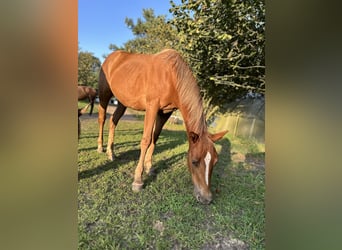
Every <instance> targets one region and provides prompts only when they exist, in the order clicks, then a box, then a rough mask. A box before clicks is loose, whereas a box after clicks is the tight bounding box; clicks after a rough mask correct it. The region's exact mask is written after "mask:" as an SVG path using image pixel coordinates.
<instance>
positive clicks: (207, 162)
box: [204, 152, 211, 186]
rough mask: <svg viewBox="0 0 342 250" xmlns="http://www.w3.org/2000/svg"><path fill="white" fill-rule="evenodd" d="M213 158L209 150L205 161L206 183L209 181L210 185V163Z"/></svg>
mask: <svg viewBox="0 0 342 250" xmlns="http://www.w3.org/2000/svg"><path fill="white" fill-rule="evenodd" d="M210 160H211V154H210V153H209V152H207V155H206V156H205V158H204V163H205V183H207V186H209V163H210Z"/></svg>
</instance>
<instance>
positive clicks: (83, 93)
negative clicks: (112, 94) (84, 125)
mask: <svg viewBox="0 0 342 250" xmlns="http://www.w3.org/2000/svg"><path fill="white" fill-rule="evenodd" d="M77 87H78V100H79V101H80V100H85V99H88V100H89V103H90V105H91V106H90V112H89V115H91V114H92V113H93V108H94V103H95V98H96V96H97V91H96V89H94V88H91V87H89V86H81V85H78V86H77Z"/></svg>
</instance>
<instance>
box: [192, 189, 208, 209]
mask: <svg viewBox="0 0 342 250" xmlns="http://www.w3.org/2000/svg"><path fill="white" fill-rule="evenodd" d="M194 195H195V197H196V199H197V201H198V202H200V203H202V204H204V205H208V204H210V202H211V201H212V200H213V196H212V194H211V192H210V191H209V192H207V193H206V194H203V193H201V192H200V191H199V190H198V189H197V188H196V187H195V188H194Z"/></svg>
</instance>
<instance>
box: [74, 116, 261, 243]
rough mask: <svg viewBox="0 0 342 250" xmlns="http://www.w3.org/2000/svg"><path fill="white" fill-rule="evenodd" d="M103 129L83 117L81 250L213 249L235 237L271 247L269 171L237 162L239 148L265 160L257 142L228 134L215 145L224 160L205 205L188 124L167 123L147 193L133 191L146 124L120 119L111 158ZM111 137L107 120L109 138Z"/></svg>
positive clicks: (146, 188)
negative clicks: (197, 193)
mask: <svg viewBox="0 0 342 250" xmlns="http://www.w3.org/2000/svg"><path fill="white" fill-rule="evenodd" d="M97 129H98V126H97V119H83V120H82V133H81V137H80V140H79V149H78V177H79V190H78V207H79V213H78V221H79V248H80V249H172V248H175V249H211V248H214V247H215V246H217V245H218V244H221V246H222V247H223V246H226V245H227V244H230V242H231V240H232V239H237V240H239V242H240V245H241V246H240V248H237V249H248V248H249V249H264V248H265V242H264V241H265V232H264V231H265V227H264V226H265V225H264V223H265V217H264V192H265V184H264V168H262V167H257V168H254V167H251V166H249V165H253V164H252V163H248V162H243V163H241V162H240V163H239V162H233V161H231V152H233V151H239V152H242V153H243V154H248V153H251V154H253V156H257V157H263V152H262V151H261V152H258V150H259V149H258V147H257V146H256V145H255V143H254V142H253V141H245V142H244V141H243V140H239V139H237V138H234V140H231V139H229V136H226V137H225V138H224V139H222V140H221V141H219V142H217V147H216V148H217V149H218V152H219V154H220V156H219V157H220V160H219V162H218V164H217V165H216V166H215V169H214V172H213V176H212V191H213V194H214V200H213V202H212V204H210V205H201V204H199V203H198V202H197V201H196V200H195V198H194V197H193V195H192V192H193V185H192V182H191V177H190V174H189V172H188V169H187V166H186V153H187V149H188V143H187V139H186V134H185V131H184V128H183V125H174V124H169V123H167V124H166V126H165V129H164V130H163V132H162V134H161V136H160V139H159V141H158V144H157V147H156V151H155V154H154V158H153V162H154V167H155V168H156V173H157V174H156V176H154V177H150V176H146V175H144V181H145V186H144V189H143V191H142V192H141V193H133V192H132V191H131V184H132V181H133V172H134V169H135V166H136V164H137V160H138V157H139V153H140V151H139V150H140V148H139V145H140V139H141V135H142V130H143V122H142V121H141V120H138V121H124V120H122V121H120V123H119V125H118V127H117V130H116V137H115V155H116V159H115V160H114V161H113V162H109V161H108V160H107V158H106V154H105V153H102V154H99V153H97V151H96V147H97V133H98V131H97ZM107 134H108V123H106V125H105V140H106V139H107ZM259 153H260V154H259ZM258 159H259V158H258ZM262 159H263V158H262ZM225 244H226V245H225ZM231 244H232V243H231Z"/></svg>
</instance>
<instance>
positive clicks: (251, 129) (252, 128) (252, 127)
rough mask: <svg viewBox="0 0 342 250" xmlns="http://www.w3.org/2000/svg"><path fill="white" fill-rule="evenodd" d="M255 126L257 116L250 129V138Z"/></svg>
mask: <svg viewBox="0 0 342 250" xmlns="http://www.w3.org/2000/svg"><path fill="white" fill-rule="evenodd" d="M254 126H255V117H254V118H253V121H252V125H251V128H250V129H249V137H248V138H251V137H252V134H253V130H254Z"/></svg>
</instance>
